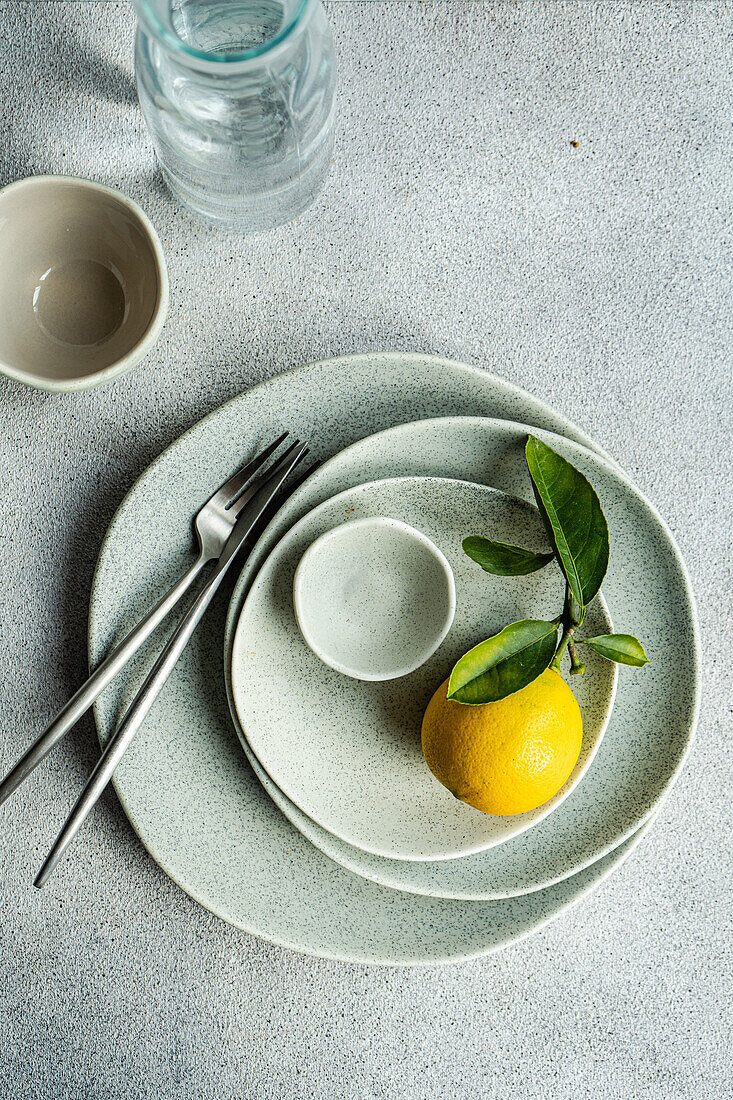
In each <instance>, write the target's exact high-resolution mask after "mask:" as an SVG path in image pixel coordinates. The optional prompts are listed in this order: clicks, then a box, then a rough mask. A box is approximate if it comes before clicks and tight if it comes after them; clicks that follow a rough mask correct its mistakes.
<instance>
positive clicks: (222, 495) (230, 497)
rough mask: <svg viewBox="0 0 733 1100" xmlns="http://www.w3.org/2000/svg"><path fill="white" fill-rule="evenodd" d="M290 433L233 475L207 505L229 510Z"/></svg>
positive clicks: (283, 435)
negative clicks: (252, 477)
mask: <svg viewBox="0 0 733 1100" xmlns="http://www.w3.org/2000/svg"><path fill="white" fill-rule="evenodd" d="M289 434H290V433H289V432H283V434H282V435H281V436H279V437H278V438H277V439H276V440H275V442H274V443H271V444H270V445H269V447H265V449H264V451H260V453H259V454H257V455H255V457H254V458H253V459H252V460H251V461H250V462H248V463H247V465H246V466H243V467H242V469H241V470H237V472H236V474H233V476H232V477H230V478H229V480H228V481H225V482H224V484H223V485H220V486H219V488H218V489H217V491H216V492H215V493H214V495H213V496H212V497H211V498H210V499H209V500H208V501H207V504H214V505H218V506H219V507H220V508H228V507H229V505H230V504H233V503H234V501H235V500H236V499H237V495H238V494H239V493H240V492H241V491H242V489H243V488H244V486H245V485H246V484H247V481H248V480H249V478H250V477H251V476H252V474H253V473H254V472H255V470H258V469H259V467H260V466H261V465H262V463H263V462H266V461H267V459H268V458H269V457H270V455H271V454H272V453H273V451H276V450H277V449H278V447H279V446H280V444H281V443H282V442H283V441H284V440H285V439H287V437H288V435H289Z"/></svg>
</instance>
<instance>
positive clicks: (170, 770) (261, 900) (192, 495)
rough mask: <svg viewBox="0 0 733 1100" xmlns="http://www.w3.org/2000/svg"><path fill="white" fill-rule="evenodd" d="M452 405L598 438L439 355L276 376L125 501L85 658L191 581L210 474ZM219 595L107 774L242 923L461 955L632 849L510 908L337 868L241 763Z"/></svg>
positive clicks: (524, 925)
mask: <svg viewBox="0 0 733 1100" xmlns="http://www.w3.org/2000/svg"><path fill="white" fill-rule="evenodd" d="M451 413H455V414H456V415H470V414H478V415H483V416H498V417H505V418H508V419H515V420H521V421H525V422H529V423H533V424H535V425H536V426H538V427H543V428H546V429H548V430H550V431H559V432H564V433H565V434H566V435H571V436H572V437H573V438H574V439H577V440H579V441H580V442H581V443H585V444H587V445H589V446H592V444H591V443H590V441H589V440H588V438H587V437H586V436H583V435H582V433H580V432H579V431H578V429H577V428H575V427H573V426H572V425H571V424H569V423H568V422H567V421H566V420H564V419H563V418H562V417H561V416H559V415H558V414H557V413H554V412H553V411H552V410H550V409H548V408H547V406H545V405H543V404H542V403H541V402H538V401H537V400H535V399H534V398H532V397H530V396H529V395H528V394H526V393H523V392H522V391H521V390H518V389H516V388H515V387H513V386H511V385H509V384H507V383H506V382H503V381H501V380H500V379H498V378H495V377H494V376H492V375H490V374H487V373H485V372H484V371H481V370H477V369H474V368H472V367H463V366H460V365H458V364H455V363H450V362H447V361H445V360H440V359H435V358H431V357H426V356H420V355H412V354H410V355H400V354H397V355H389V354H387V355H364V356H350V357H347V358H342V359H335V360H330V361H327V362H323V363H317V364H311V365H309V366H306V367H302V368H301V369H300V370H298V371H294V372H292V373H290V374H285V375H282V376H280V377H277V378H274V379H273V380H272V381H270V382H268V383H266V384H265V385H262V386H257V387H255V388H254V389H252V390H250V391H248V392H247V393H244V394H242V395H241V396H240V397H238V398H236V399H235V400H233V401H231V402H229V403H228V404H226V405H224V406H223V407H222V408H220V409H218V410H217V411H216V412H214V413H213V414H211V415H210V416H209V417H207V418H206V419H205V420H202V421H201V422H200V423H199V424H197V425H195V427H194V428H192V429H191V430H190V431H189V432H187V433H186V434H185V435H184V436H182V437H181V438H180V439H179V440H177V442H176V443H174V444H173V446H171V447H169V448H168V450H167V451H165V452H164V453H163V454H162V455H161V456H160V458H158V459H157V460H156V461H155V462H154V463H153V464H152V465H151V466H150V467H149V468H148V469H147V470H146V471H145V473H144V474H143V475H142V477H141V478H140V479H139V481H138V482H137V483H136V484H135V485H134V486H133V488H132V490H131V491H130V493H129V494H128V496H127V497H126V498H125V500H124V501H123V503H122V505H121V506H120V508H119V510H118V512H117V514H116V516H115V518H114V520H113V521H112V524H111V526H110V529H109V532H108V534H107V537H106V539H105V541H104V545H103V546H102V550H101V553H100V559H99V565H98V569H97V573H96V577H95V581H94V587H93V591H92V598H91V607H90V617H89V652H90V660H91V663H92V664H93V665H94V664H96V663H97V662H98V661H99V660H100V659H101V657H102V655H103V654H104V652H105V651H106V650H107V649H108V648H109V646H110V645H111V644H112V643H113V642H114V640H115V638H119V637H120V636H121V634H122V633H123V632H124V631H126V630H127V629H129V626H130V625H131V624H132V623H133V622H135V621H136V620H137V619H138V618H139V617H140V616H141V615H142V614H144V613H145V611H146V610H147V609H148V608H149V607H150V605H151V603H152V602H153V601H154V600H155V599H156V598H157V597H158V596H159V595H160V593H161V592H163V591H164V590H165V589H166V588H167V587H168V586H169V585H170V584H171V583H172V582H173V580H174V579H175V578H176V577H178V576H179V575H180V573H181V571H182V569H183V568H184V567H185V565H186V563H187V562H188V561H190V554H191V517H192V516H193V514H194V513H195V512H196V510H197V509H198V508H199V507H200V506H201V503H202V501H204V500H206V498H207V497H208V496H209V494H210V493H211V487H212V485H217V484H219V483H220V482H221V481H223V480H224V479H225V478H226V477H227V476H228V475H229V474H230V473H231V471H232V470H233V469H236V468H237V466H239V465H241V463H242V461H243V459H244V458H246V456H247V455H249V454H251V453H252V451H253V450H254V449H255V448H256V447H257V446H259V445H261V444H262V442H263V441H264V440H266V439H267V438H271V437H272V435H273V434H277V432H278V431H281V430H282V429H283V428H284V427H287V428H290V429H291V430H293V431H295V432H299V433H301V434H302V435H307V436H310V437H311V438H312V441H313V445H314V452H315V455H316V457H317V458H320V459H324V458H328V457H330V456H331V455H333V454H335V453H336V452H337V451H339V450H340V449H341V448H343V447H345V446H347V445H348V444H350V443H353V442H354V441H355V440H358V439H360V438H362V437H363V436H366V435H368V434H369V433H372V432H377V431H380V430H381V429H383V428H387V427H390V426H392V425H394V424H399V423H405V422H408V421H411V420H417V419H421V418H427V417H433V416H442V415H446V414H451ZM474 480H475V479H474ZM478 480H482V479H478ZM329 495H333V494H329ZM226 599H227V596H226V593H223V594H222V598H221V599H220V600H218V601H215V603H214V605H213V606H212V608H211V609H210V611H209V614H208V615H207V617H206V618H205V620H204V621H203V623H202V624H201V627H200V629H199V631H198V632H197V634H196V635H195V637H194V639H193V641H192V643H191V645H190V647H189V648H188V650H187V651H186V653H185V654H184V656H183V658H182V660H181V662H180V663H179V665H178V666H177V668H176V670H175V673H174V675H173V677H172V678H171V680H170V681H169V682H168V684H167V685H166V689H165V691H164V692H163V693H162V695H161V697H160V698H159V699H158V701H157V703H156V705H155V707H154V708H153V710H152V711H151V713H150V715H149V716H148V719H147V721H146V723H145V725H144V727H143V728H142V730H141V731H140V733H139V735H138V736H137V738H136V739H135V740H134V742H133V743H132V745H131V747H130V749H129V751H128V753H127V755H126V756H125V759H124V760H123V761H122V763H121V765H120V767H119V768H118V770H117V772H116V775H115V781H114V782H115V788H116V790H117V794H118V796H119V798H120V801H121V803H122V806H123V808H124V810H125V812H126V813H127V816H128V818H129V819H130V822H131V824H132V826H133V828H134V829H135V831H136V832H137V834H138V836H139V837H140V839H141V841H142V842H143V844H144V845H145V846H146V848H147V849H148V851H149V852H150V853H151V855H152V856H153V858H154V859H156V860H157V862H158V863H159V864H160V866H161V867H162V868H163V869H164V870H165V871H166V873H167V874H169V875H170V876H171V877H172V878H173V879H174V880H175V881H176V882H177V883H178V884H179V885H180V886H181V887H182V888H183V889H184V890H186V891H187V892H188V893H189V894H190V895H191V896H192V897H194V898H195V899H196V900H198V901H199V902H200V903H201V904H202V905H205V906H206V907H207V908H208V909H210V910H211V911H212V912H214V913H216V914H217V915H218V916H220V917H222V918H223V919H225V920H227V921H229V922H230V923H231V924H233V925H236V926H237V927H239V928H242V929H244V930H246V931H249V932H252V933H254V934H255V935H259V936H262V937H263V938H265V939H268V940H271V941H272V942H274V943H279V944H282V945H283V946H287V947H292V948H294V949H296V950H299V951H304V952H309V953H311V954H316V955H323V956H327V957H331V958H339V959H344V960H351V961H358V962H378V963H435V962H444V961H451V960H459V959H465V958H470V957H473V956H476V955H482V954H487V953H489V952H491V951H495V950H497V949H499V948H500V947H502V946H504V945H505V944H508V943H511V942H512V941H514V940H517V939H520V938H521V937H523V936H526V935H528V934H529V933H530V932H532V931H533V930H535V929H537V928H541V927H542V926H543V925H545V924H547V923H548V922H549V921H550V920H553V919H554V918H555V917H557V916H558V915H559V914H560V913H562V912H563V911H564V910H565V909H566V908H568V907H569V906H570V905H572V904H573V903H574V902H576V901H577V900H578V899H579V898H581V897H582V896H583V895H584V894H586V893H587V892H588V891H589V890H591V889H592V888H593V887H594V886H595V885H597V884H598V883H599V882H601V881H602V880H603V879H604V878H605V877H606V876H607V875H608V874H610V872H611V871H612V870H613V869H614V867H616V866H618V864H619V863H621V861H622V860H623V859H624V858H625V856H626V855H627V854H628V852H629V851H630V850H631V849H632V848H633V847H634V846H635V845H636V844H637V843H638V841H639V839H640V833H637V834H636V835H635V836H634V837H633V838H631V839H630V840H629V841H628V842H627V843H626V844H625V845H624V846H623V847H621V848H619V849H617V850H616V851H615V852H614V853H613V854H612V855H611V856H609V857H607V858H606V859H604V860H600V861H599V862H598V863H596V864H594V865H593V867H590V868H588V870H586V871H583V872H582V873H581V874H579V875H576V876H574V877H573V878H571V879H568V880H566V881H565V882H563V883H561V884H560V885H558V886H554V887H552V888H550V889H549V890H546V891H542V892H538V893H536V894H533V895H531V896H529V897H526V898H519V899H512V900H510V901H501V902H493V901H492V902H486V903H479V904H477V903H475V902H464V901H446V900H443V899H435V898H426V897H415V896H411V895H408V894H405V893H402V892H400V891H397V890H390V889H386V888H383V887H381V886H378V885H376V884H374V883H370V882H367V881H365V880H363V879H361V878H359V877H358V876H357V875H354V874H352V873H350V872H349V871H345V870H343V869H342V868H340V867H338V866H337V865H336V864H335V863H334V862H333V861H332V860H330V859H329V858H328V857H327V856H325V855H324V854H323V853H322V852H320V851H318V849H317V848H315V847H314V846H313V845H312V844H311V843H310V841H308V840H306V839H305V838H304V837H303V836H301V834H300V833H299V832H298V831H297V830H296V829H295V828H294V827H293V826H292V825H291V824H290V823H289V822H288V821H287V820H286V818H285V817H284V816H283V814H282V813H281V812H280V810H279V809H278V808H277V807H276V806H275V805H274V803H273V802H272V801H271V799H270V798H269V797H268V795H267V794H266V793H265V791H264V790H263V789H262V787H261V785H260V783H259V781H258V780H257V778H256V777H255V775H254V773H253V772H252V770H251V768H250V767H249V765H248V764H247V761H246V759H245V758H244V755H243V753H242V749H241V747H240V744H239V741H238V740H237V736H236V734H235V732H234V730H233V729H232V723H231V719H230V717H229V710H228V706H227V700H226V694H225V690H224V682H223V681H224V670H223V665H222V645H221V640H222V635H223V631H224V621H225V615H226ZM160 644H161V642H160V638H159V637H158V638H156V639H154V640H153V643H152V644H151V645H149V646H148V647H147V649H146V651H145V652H144V653H143V654H142V655H141V659H140V660H139V661H138V662H137V663H136V666H135V667H134V668H131V669H130V670H129V674H128V675H126V677H120V678H119V680H118V681H116V682H115V683H113V684H111V685H110V687H109V688H108V689H107V691H106V692H105V693H104V695H102V696H101V697H100V699H99V700H98V701H97V703H96V705H95V715H96V720H97V727H98V730H99V736H100V741H101V742H102V743H103V744H104V743H105V742H106V741H107V739H108V737H109V736H110V733H111V731H112V730H113V729H114V728H115V725H116V723H117V721H118V720H119V718H120V716H121V713H122V712H123V708H124V707H125V706H126V705H127V704H128V703H129V702H130V700H131V698H132V695H133V694H134V692H135V691H136V689H137V687H138V686H139V684H140V683H141V682H142V679H143V677H144V675H145V671H146V669H147V668H148V667H149V666H150V663H151V662H152V660H153V659H154V654H155V652H156V648H157V647H159V646H160ZM469 858H473V857H469Z"/></svg>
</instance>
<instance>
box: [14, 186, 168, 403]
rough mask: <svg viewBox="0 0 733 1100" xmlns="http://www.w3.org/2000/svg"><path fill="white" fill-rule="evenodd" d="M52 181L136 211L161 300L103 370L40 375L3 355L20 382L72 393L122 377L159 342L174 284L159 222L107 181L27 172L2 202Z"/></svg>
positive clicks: (39, 387)
mask: <svg viewBox="0 0 733 1100" xmlns="http://www.w3.org/2000/svg"><path fill="white" fill-rule="evenodd" d="M51 183H53V184H59V183H67V184H71V185H72V186H74V187H78V188H79V189H80V190H89V191H95V192H97V193H98V194H100V195H103V196H104V197H105V198H110V199H115V201H117V202H119V203H121V205H122V206H124V207H125V208H126V209H127V211H128V212H129V213H130V214H132V215H133V217H134V218H135V220H136V221H137V223H138V225H139V226H140V228H141V230H142V231H143V233H144V235H145V238H146V240H147V242H148V244H149V246H150V248H151V251H152V254H153V259H154V261H155V268H156V275H157V279H158V296H157V301H156V304H155V308H154V310H153V314H152V316H151V318H150V321H149V322H148V325H147V327H146V329H145V331H144V332H143V334H142V335H141V336H140V338H139V339H138V340H137V342H136V343H135V344H133V346H132V347H131V348H130V349H129V350H128V351H127V352H126V353H125V354H124V355H123V356H121V358H119V359H117V360H116V361H115V362H114V363H110V365H109V366H107V367H102V368H101V369H100V370H97V371H93V372H92V373H91V374H84V375H79V376H76V377H74V378H64V379H54V378H43V377H42V376H40V375H37V374H34V373H33V372H32V371H26V370H23V369H21V368H20V367H16V366H14V365H13V364H12V363H8V362H6V361H5V360H4V359H2V358H0V373H2V374H5V375H6V376H7V377H8V378H12V379H14V380H15V381H16V382H22V383H24V385H26V386H30V387H32V388H33V389H37V390H45V391H47V392H50V393H71V392H74V391H77V390H89V389H93V388H94V387H96V386H100V385H102V384H103V383H105V382H109V381H111V380H112V379H113V378H117V377H119V376H120V375H121V374H124V373H125V371H128V370H130V369H131V368H132V367H134V366H135V365H136V364H137V363H139V362H140V360H141V359H142V358H144V356H145V355H147V354H148V352H149V351H150V350H151V348H152V347H153V345H154V344H155V343H156V342H157V340H158V337H159V336H160V332H161V329H162V328H163V324H164V323H165V319H166V316H167V313H168V304H169V299H170V286H169V281H168V267H167V264H166V260H165V253H164V252H163V246H162V244H161V241H160V237H159V236H158V233H157V231H156V229H155V226H154V225H153V223H152V222H151V220H150V218H149V217H148V215H147V214H146V213H145V211H144V210H143V209H142V207H141V206H139V205H138V204H137V203H136V202H135V200H134V199H131V198H129V197H128V196H127V195H125V194H123V193H122V192H121V191H118V190H117V189H116V188H114V187H108V186H107V184H104V183H98V182H97V181H96V180H90V179H87V178H86V177H84V176H72V175H56V174H52V173H51V174H45V175H40V176H26V177H25V178H24V179H20V180H14V181H13V182H12V183H8V184H6V185H5V187H1V188H0V203H2V200H3V199H4V197H5V196H6V195H7V194H8V193H9V192H11V191H13V192H14V191H21V190H33V189H34V188H37V187H39V186H41V187H45V186H47V185H48V184H51Z"/></svg>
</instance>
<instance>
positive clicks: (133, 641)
mask: <svg viewBox="0 0 733 1100" xmlns="http://www.w3.org/2000/svg"><path fill="white" fill-rule="evenodd" d="M287 435H288V433H287V432H284V433H283V435H281V436H280V437H279V438H278V439H276V440H275V441H274V442H273V443H271V444H270V445H269V446H268V447H266V448H265V449H264V450H263V451H261V452H260V453H259V454H257V455H255V457H254V458H253V459H252V460H251V461H250V462H248V463H247V464H246V466H243V467H242V469H241V470H239V471H238V472H237V473H236V474H234V476H233V477H231V478H229V480H228V481H226V482H225V483H224V484H223V485H222V486H221V487H220V488H219V489H217V491H216V492H215V493H214V495H213V496H212V497H211V498H210V499H209V500H208V501H207V502H206V504H204V506H203V508H201V510H200V511H199V512H198V514H197V515H196V517H195V520H194V527H195V531H196V538H197V543H198V556H197V557H196V560H195V562H194V563H193V565H192V566H191V567H190V568H189V569H188V570H187V571H186V572H185V573H184V574H183V576H182V577H181V579H180V580H179V581H177V582H176V583H175V584H174V585H173V587H172V588H171V589H170V591H169V592H167V593H166V595H165V596H163V598H162V599H161V600H160V601H159V602H158V603H157V604H156V605H155V607H154V608H153V609H152V611H150V612H149V613H148V614H147V615H146V616H145V618H143V619H141V620H140V622H139V623H138V624H137V626H135V627H134V628H133V629H132V630H131V631H130V633H129V634H128V635H127V637H126V638H124V639H123V641H122V642H120V644H119V645H118V646H116V647H115V649H113V650H112V652H111V653H110V654H108V656H107V657H106V658H105V659H104V660H103V661H102V663H101V664H100V665H99V667H98V668H97V669H95V671H94V672H93V673H92V675H91V676H90V677H89V679H88V680H87V681H86V683H85V684H82V686H81V687H80V688H79V690H78V691H77V692H76V693H75V694H74V695H73V696H72V698H71V699H70V700H69V702H68V703H67V704H66V706H65V707H64V708H63V709H62V710H61V711H60V713H59V714H57V715H56V717H55V718H54V720H53V721H52V722H51V724H50V725H49V726H48V727H47V728H46V729H45V730H44V732H43V733H42V734H41V735H40V737H39V738H38V739H37V740H36V741H35V742H34V743H33V744H32V745H31V746H30V748H29V749H28V750H27V751H26V752H25V753H24V754H23V756H22V757H21V758H20V760H19V761H18V762H17V764H16V765H15V766H14V768H13V769H12V771H10V772H9V773H8V775H7V776H6V777H5V779H4V780H3V781H2V783H0V806H1V805H2V804H3V802H4V801H5V800H6V799H7V798H9V797H10V795H11V794H12V793H13V791H15V790H16V789H17V788H18V787H19V786H20V784H21V783H22V782H23V780H24V779H25V778H26V777H27V776H28V775H30V773H31V772H32V771H33V769H34V768H36V767H37V766H38V764H40V762H41V761H42V760H43V759H44V758H45V757H46V756H47V755H48V753H49V752H50V751H51V749H52V748H53V747H54V745H56V744H58V742H59V741H60V740H61V738H62V737H63V736H64V734H66V733H68V731H69V730H70V729H71V727H72V726H74V725H75V724H76V723H77V722H78V721H79V719H80V718H81V716H82V715H83V714H85V713H86V711H87V710H88V709H89V707H90V706H91V705H92V703H93V702H94V700H95V699H96V698H97V696H98V695H99V694H100V693H101V692H102V691H104V689H105V688H106V687H107V685H108V684H110V683H111V682H112V680H114V678H115V677H116V676H117V674H118V673H119V672H120V670H121V669H122V668H123V667H124V666H125V665H126V664H127V662H128V661H129V660H130V658H131V657H133V656H134V654H135V653H136V652H137V651H138V649H139V648H140V646H141V645H142V644H143V642H145V641H146V639H147V638H149V637H150V635H151V634H152V633H153V631H154V630H155V629H156V627H158V626H159V625H160V623H162V622H163V620H164V619H165V618H166V616H167V615H168V614H169V612H170V611H171V610H172V609H173V608H174V607H175V605H176V604H177V603H178V602H179V600H181V599H182V597H183V596H184V595H185V593H186V592H187V591H188V589H189V588H190V587H191V585H192V584H193V582H194V581H195V580H196V578H197V577H198V576H199V574H200V573H201V571H202V570H203V569H204V567H205V566H206V565H207V564H208V563H209V562H211V561H214V560H216V559H217V558H218V557H220V555H221V553H222V551H223V549H224V546H225V544H226V541H227V539H228V538H229V536H230V535H231V533H232V531H233V530H234V525H235V523H236V521H237V517H238V515H239V513H240V511H241V508H242V507H243V506H244V504H246V503H247V500H249V499H250V497H247V498H246V499H245V500H243V501H240V497H241V494H242V492H243V490H244V488H245V486H246V485H247V482H248V481H249V479H250V478H251V477H252V475H253V474H254V473H255V472H256V471H257V470H258V469H259V468H260V466H262V464H263V463H264V462H266V461H267V459H268V458H269V457H270V455H272V454H273V453H274V451H276V450H277V448H278V447H279V446H280V444H281V443H282V442H283V441H284V440H285V439H286V438H287ZM267 476H268V475H264V478H261V479H260V481H259V482H256V483H254V484H255V485H256V486H257V487H259V486H260V485H262V484H263V483H264V480H265V478H266V477H267ZM237 505H238V507H237Z"/></svg>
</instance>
